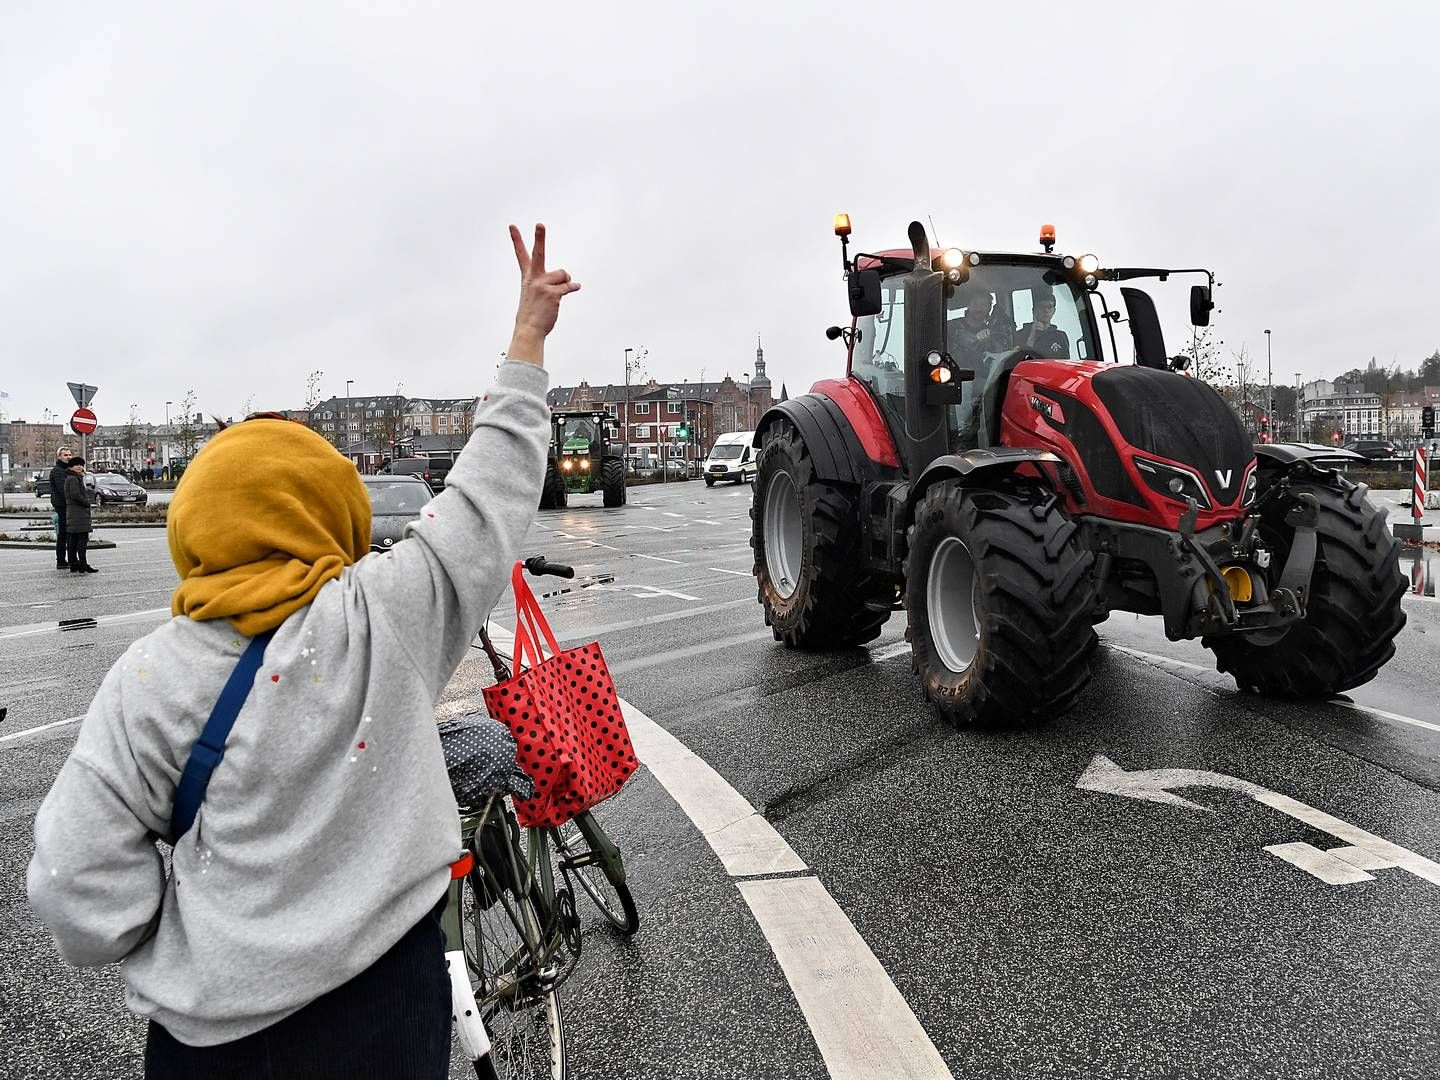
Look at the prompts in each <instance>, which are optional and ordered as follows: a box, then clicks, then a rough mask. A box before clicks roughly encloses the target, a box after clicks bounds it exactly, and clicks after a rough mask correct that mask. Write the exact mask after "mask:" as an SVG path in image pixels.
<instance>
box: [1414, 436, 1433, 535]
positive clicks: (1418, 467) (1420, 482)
mask: <svg viewBox="0 0 1440 1080" xmlns="http://www.w3.org/2000/svg"><path fill="white" fill-rule="evenodd" d="M1429 490H1430V459H1429V455H1428V454H1427V453H1426V451H1425V447H1423V446H1417V447H1416V448H1415V483H1414V486H1413V489H1412V490H1411V492H1410V516H1411V517H1413V518H1414V519H1415V522H1416V524H1419V522H1420V519H1421V518H1422V517H1424V516H1425V493H1426V492H1427V491H1429Z"/></svg>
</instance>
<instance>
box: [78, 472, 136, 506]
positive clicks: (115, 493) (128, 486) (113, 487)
mask: <svg viewBox="0 0 1440 1080" xmlns="http://www.w3.org/2000/svg"><path fill="white" fill-rule="evenodd" d="M85 486H86V487H88V488H89V489H90V490H91V491H92V492H94V493H95V502H96V504H97V505H99V506H109V505H111V504H112V503H132V504H134V505H135V506H144V505H145V504H146V503H147V502H149V500H150V496H149V495H148V494H147V493H146V491H145V489H144V488H142V487H141V486H140V485H139V484H132V483H131V482H130V481H129V480H127V479H125V477H123V476H121V475H120V474H119V473H103V472H102V473H86V474H85Z"/></svg>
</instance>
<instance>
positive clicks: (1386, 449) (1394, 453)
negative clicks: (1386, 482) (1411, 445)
mask: <svg viewBox="0 0 1440 1080" xmlns="http://www.w3.org/2000/svg"><path fill="white" fill-rule="evenodd" d="M1344 449H1346V450H1354V451H1355V453H1357V454H1359V455H1360V456H1361V457H1367V458H1369V459H1370V460H1371V461H1381V460H1383V459H1385V458H1393V457H1399V456H1400V450H1399V448H1398V447H1397V446H1396V445H1395V444H1394V443H1393V442H1389V441H1386V440H1380V439H1359V440H1357V441H1355V442H1348V443H1346V444H1345V446H1344Z"/></svg>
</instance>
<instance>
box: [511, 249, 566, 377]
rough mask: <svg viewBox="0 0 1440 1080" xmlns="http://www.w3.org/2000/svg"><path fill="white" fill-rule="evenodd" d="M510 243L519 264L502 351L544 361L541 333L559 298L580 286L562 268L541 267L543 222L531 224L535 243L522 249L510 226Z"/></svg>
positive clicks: (552, 318) (547, 329)
mask: <svg viewBox="0 0 1440 1080" xmlns="http://www.w3.org/2000/svg"><path fill="white" fill-rule="evenodd" d="M510 243H511V244H512V245H514V247H515V262H516V263H517V264H518V265H519V267H520V307H519V310H517V311H516V313H515V333H514V335H513V336H512V337H511V339H510V348H509V349H507V350H506V355H507V356H508V357H509V358H510V359H511V360H526V361H529V362H530V363H532V364H543V363H544V362H545V337H546V335H547V334H549V333H550V331H551V330H553V329H555V321H556V320H557V319H558V318H559V317H560V301H561V300H562V299H564V298H565V297H566V296H568V295H569V294H570V293H572V292H577V291H579V289H580V283H579V282H578V281H572V280H571V279H570V275H569V274H567V273H566V272H565V271H564V270H546V269H545V226H544V225H536V226H535V244H534V246H533V247H532V248H531V249H530V250H528V251H527V250H526V249H525V241H524V239H523V238H522V237H521V236H520V230H519V229H517V228H516V227H515V226H514V225H511V226H510Z"/></svg>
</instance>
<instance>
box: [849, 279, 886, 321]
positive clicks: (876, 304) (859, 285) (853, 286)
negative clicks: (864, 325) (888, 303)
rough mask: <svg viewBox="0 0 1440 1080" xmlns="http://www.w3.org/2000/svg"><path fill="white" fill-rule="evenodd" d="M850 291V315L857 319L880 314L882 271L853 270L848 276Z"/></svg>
mask: <svg viewBox="0 0 1440 1080" xmlns="http://www.w3.org/2000/svg"><path fill="white" fill-rule="evenodd" d="M846 284H847V285H848V286H849V290H850V314H851V315H854V316H855V317H856V318H857V319H860V318H864V317H865V316H866V315H879V314H880V308H881V306H882V305H881V303H880V271H879V270H851V271H850V273H849V274H847V275H846Z"/></svg>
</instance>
